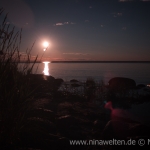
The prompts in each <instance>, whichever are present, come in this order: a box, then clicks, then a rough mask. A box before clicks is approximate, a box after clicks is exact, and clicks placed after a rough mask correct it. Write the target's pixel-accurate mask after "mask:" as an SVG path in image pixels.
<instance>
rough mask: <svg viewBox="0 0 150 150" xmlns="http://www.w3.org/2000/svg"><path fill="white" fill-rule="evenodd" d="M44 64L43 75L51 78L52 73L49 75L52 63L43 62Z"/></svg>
mask: <svg viewBox="0 0 150 150" xmlns="http://www.w3.org/2000/svg"><path fill="white" fill-rule="evenodd" d="M43 63H44V70H43V73H44V75H46V76H49V75H50V73H49V67H48V64H49V63H50V62H47V61H45V62H43Z"/></svg>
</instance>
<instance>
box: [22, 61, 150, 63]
mask: <svg viewBox="0 0 150 150" xmlns="http://www.w3.org/2000/svg"><path fill="white" fill-rule="evenodd" d="M42 62H50V63H150V61H37V62H36V63H42ZM20 63H29V62H23V61H22V62H20ZM30 63H33V62H30Z"/></svg>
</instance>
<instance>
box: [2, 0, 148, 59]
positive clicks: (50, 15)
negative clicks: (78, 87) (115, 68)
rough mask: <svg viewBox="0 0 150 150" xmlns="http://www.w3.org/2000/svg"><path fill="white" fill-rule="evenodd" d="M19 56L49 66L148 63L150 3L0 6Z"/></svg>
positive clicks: (52, 1)
mask: <svg viewBox="0 0 150 150" xmlns="http://www.w3.org/2000/svg"><path fill="white" fill-rule="evenodd" d="M0 6H1V7H3V8H4V10H5V14H6V13H7V12H8V13H9V15H8V23H10V24H12V25H15V26H16V27H17V29H20V28H23V34H22V35H23V38H22V47H21V51H22V52H23V51H25V50H26V48H27V47H31V45H32V43H33V42H34V41H35V46H34V48H33V51H32V55H37V54H39V55H41V53H42V50H43V45H42V43H43V42H44V41H48V42H49V43H50V46H49V47H48V49H47V51H46V52H45V54H44V58H45V59H46V60H99V61H101V60H102V61H105V60H115V61H124V60H125V61H126V60H130V61H134V60H144V61H145V60H146V61H150V0H0Z"/></svg>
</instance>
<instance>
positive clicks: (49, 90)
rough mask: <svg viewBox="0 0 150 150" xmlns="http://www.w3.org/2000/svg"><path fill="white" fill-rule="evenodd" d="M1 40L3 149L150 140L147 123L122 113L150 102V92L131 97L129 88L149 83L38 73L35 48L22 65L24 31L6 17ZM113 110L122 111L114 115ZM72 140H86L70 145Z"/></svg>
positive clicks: (85, 146) (0, 137)
mask: <svg viewBox="0 0 150 150" xmlns="http://www.w3.org/2000/svg"><path fill="white" fill-rule="evenodd" d="M2 12H3V10H2V9H1V10H0V14H1V13H2ZM0 38H1V41H0V42H1V43H0V47H1V50H0V149H20V150H25V149H28V150H29V149H42V150H43V149H86V150H90V149H92V150H96V149H103V150H105V149H106V150H107V149H117V148H118V146H117V147H116V146H114V145H113V146H112V145H110V144H108V145H104V144H102V143H101V142H100V140H112V139H116V140H117V139H118V140H125V141H127V140H128V139H133V140H138V139H148V138H150V127H149V126H148V124H144V123H141V122H140V121H137V120H136V119H135V120H134V119H131V118H130V117H129V116H128V115H124V116H120V114H121V113H122V111H123V110H125V109H128V108H130V107H131V105H132V104H139V103H144V102H149V99H150V95H149V94H146V95H142V96H141V95H140V94H136V95H135V94H134V92H133V93H131V95H128V93H129V90H135V89H136V90H138V89H145V90H148V89H147V88H146V87H145V86H144V85H138V86H137V85H136V83H135V82H134V80H132V79H127V78H114V79H112V80H110V82H109V85H105V84H104V83H103V82H101V83H99V84H97V83H96V82H95V81H94V80H93V79H87V81H86V82H85V83H81V82H79V81H77V80H75V79H73V80H71V81H70V82H69V83H64V82H63V80H62V79H55V78H54V77H51V76H48V77H47V76H43V75H34V74H32V68H33V67H34V63H35V62H36V59H35V61H34V62H33V63H32V64H31V63H30V49H29V50H27V51H26V55H24V61H25V62H27V63H25V64H24V66H23V67H22V68H20V66H19V62H20V61H21V55H20V53H21V52H20V43H21V32H17V33H16V32H15V30H14V29H13V28H12V29H11V28H10V26H9V25H7V23H6V19H4V21H3V22H2V23H1V29H0ZM80 88H82V92H80V90H79V89H80ZM118 108H119V109H118ZM114 110H118V111H119V110H120V111H119V112H118V114H115V113H113V112H114ZM70 140H84V143H83V141H82V143H78V145H76V144H75V145H71V144H70V142H71V141H70ZM91 140H92V141H91ZM94 140H97V141H96V142H95V141H94ZM79 144H80V145H79ZM146 144H147V143H146ZM136 146H137V147H138V148H139V146H138V144H137V143H136V145H134V146H133V147H132V146H131V145H130V146H129V147H132V148H137V147H136ZM129 147H128V146H123V145H122V146H121V147H120V146H119V148H118V149H123V148H124V149H129ZM142 148H143V147H142ZM144 148H146V146H145V147H144Z"/></svg>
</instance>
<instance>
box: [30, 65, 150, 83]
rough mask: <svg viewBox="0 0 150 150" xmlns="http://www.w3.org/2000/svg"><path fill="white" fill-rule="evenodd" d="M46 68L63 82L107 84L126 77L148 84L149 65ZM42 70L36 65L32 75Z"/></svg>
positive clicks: (149, 79) (149, 75) (54, 66)
mask: <svg viewBox="0 0 150 150" xmlns="http://www.w3.org/2000/svg"><path fill="white" fill-rule="evenodd" d="M38 65H39V67H38V70H37V71H36V72H35V70H36V68H37V66H38ZM48 66H49V73H50V75H51V76H53V77H55V78H62V79H63V80H64V81H69V80H71V79H77V80H80V81H85V80H86V79H87V78H89V77H91V78H93V79H95V81H101V80H103V81H104V82H105V83H106V84H107V83H108V81H109V80H110V79H111V78H113V77H127V78H132V79H134V80H135V82H136V83H137V84H140V83H143V84H150V63H49V64H48ZM43 70H44V63H37V64H36V65H35V67H34V70H33V73H36V74H42V73H43Z"/></svg>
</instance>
